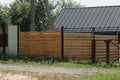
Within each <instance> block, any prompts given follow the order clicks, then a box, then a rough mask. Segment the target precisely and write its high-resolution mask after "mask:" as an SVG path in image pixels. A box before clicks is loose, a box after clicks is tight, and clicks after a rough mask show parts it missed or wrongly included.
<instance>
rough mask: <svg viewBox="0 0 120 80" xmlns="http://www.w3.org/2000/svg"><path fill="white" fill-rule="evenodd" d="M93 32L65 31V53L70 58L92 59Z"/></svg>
mask: <svg viewBox="0 0 120 80" xmlns="http://www.w3.org/2000/svg"><path fill="white" fill-rule="evenodd" d="M92 40H93V34H91V33H64V52H65V53H64V54H65V57H68V58H73V59H74V58H77V59H90V58H91V54H92Z"/></svg>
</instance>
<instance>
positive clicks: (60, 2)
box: [50, 0, 81, 20]
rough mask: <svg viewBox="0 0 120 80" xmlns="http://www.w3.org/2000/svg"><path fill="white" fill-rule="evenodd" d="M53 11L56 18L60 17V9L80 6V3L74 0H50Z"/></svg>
mask: <svg viewBox="0 0 120 80" xmlns="http://www.w3.org/2000/svg"><path fill="white" fill-rule="evenodd" d="M50 7H51V13H52V16H53V18H54V20H55V19H56V18H57V17H58V15H59V13H60V11H61V10H62V9H65V8H80V7H81V5H80V3H77V2H74V1H73V0H56V1H54V0H51V1H50Z"/></svg>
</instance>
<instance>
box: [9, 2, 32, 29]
mask: <svg viewBox="0 0 120 80" xmlns="http://www.w3.org/2000/svg"><path fill="white" fill-rule="evenodd" d="M10 16H11V23H12V24H13V25H17V23H18V22H19V23H20V29H21V31H30V28H29V25H30V3H29V2H28V1H22V0H21V1H20V0H16V1H15V2H14V3H12V4H11V5H10Z"/></svg>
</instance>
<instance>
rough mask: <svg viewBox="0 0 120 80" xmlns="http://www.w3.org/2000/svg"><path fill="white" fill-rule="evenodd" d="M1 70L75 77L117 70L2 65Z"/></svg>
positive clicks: (0, 65)
mask: <svg viewBox="0 0 120 80" xmlns="http://www.w3.org/2000/svg"><path fill="white" fill-rule="evenodd" d="M0 69H4V70H17V71H30V72H37V73H39V74H49V73H52V74H56V73H57V74H69V75H73V76H80V75H81V76H82V75H93V74H96V73H110V72H114V71H115V70H111V69H98V68H70V67H68V68H66V67H65V68H64V67H50V66H28V65H7V64H0Z"/></svg>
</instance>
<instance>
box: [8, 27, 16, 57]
mask: <svg viewBox="0 0 120 80" xmlns="http://www.w3.org/2000/svg"><path fill="white" fill-rule="evenodd" d="M17 47H18V34H17V26H8V55H10V56H17V55H18V48H17Z"/></svg>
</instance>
